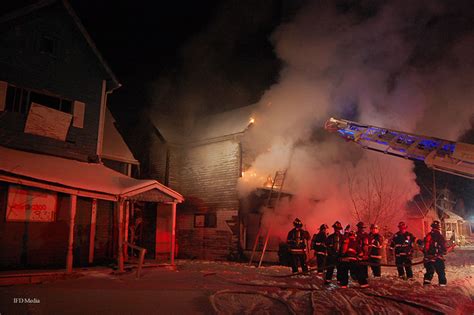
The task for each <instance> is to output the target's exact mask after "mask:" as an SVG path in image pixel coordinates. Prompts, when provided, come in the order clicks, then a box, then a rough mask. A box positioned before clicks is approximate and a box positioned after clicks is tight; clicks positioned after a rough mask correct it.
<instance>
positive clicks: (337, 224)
mask: <svg viewBox="0 0 474 315" xmlns="http://www.w3.org/2000/svg"><path fill="white" fill-rule="evenodd" d="M332 227H333V228H335V229H336V230H342V224H341V222H339V221H336V222H334V224H333V225H332Z"/></svg>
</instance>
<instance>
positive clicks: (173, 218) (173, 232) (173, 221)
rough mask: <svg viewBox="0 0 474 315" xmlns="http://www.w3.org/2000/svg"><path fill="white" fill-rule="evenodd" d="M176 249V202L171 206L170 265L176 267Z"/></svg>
mask: <svg viewBox="0 0 474 315" xmlns="http://www.w3.org/2000/svg"><path fill="white" fill-rule="evenodd" d="M175 247H176V202H173V203H172V204H171V255H170V263H171V264H172V265H174V253H175V252H176V250H175Z"/></svg>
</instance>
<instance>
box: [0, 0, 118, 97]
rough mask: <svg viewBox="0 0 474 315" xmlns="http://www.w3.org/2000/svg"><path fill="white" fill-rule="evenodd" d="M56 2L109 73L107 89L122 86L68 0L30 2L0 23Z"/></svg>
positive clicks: (9, 14)
mask: <svg viewBox="0 0 474 315" xmlns="http://www.w3.org/2000/svg"><path fill="white" fill-rule="evenodd" d="M56 2H61V3H62V4H63V6H64V8H65V9H66V11H67V12H68V14H69V15H70V16H71V18H72V20H73V21H74V24H75V25H76V27H77V28H78V30H79V31H80V32H81V34H82V36H83V37H84V39H85V40H86V42H87V44H88V45H89V47H90V48H91V50H92V51H93V52H94V54H95V56H96V57H97V59H98V61H99V63H100V64H101V65H102V67H103V68H104V70H105V72H106V73H107V74H108V75H109V77H110V79H111V82H112V84H113V86H112V87H111V88H110V89H109V90H115V89H117V88H119V87H120V86H122V85H121V84H120V82H119V81H118V79H117V77H116V76H115V74H114V73H113V72H112V69H110V67H109V65H108V64H107V62H106V61H105V59H104V57H103V56H102V54H101V53H100V52H99V50H98V49H97V46H96V45H95V43H94V41H93V40H92V38H91V36H90V35H89V33H88V32H87V30H86V29H85V27H84V25H83V24H82V22H81V20H80V19H79V17H78V16H77V14H76V12H75V11H74V9H73V8H72V6H71V5H70V3H69V1H68V0H41V1H38V2H36V3H33V4H30V5H28V6H25V7H22V8H20V9H17V10H14V11H12V12H9V13H7V14H5V15H3V16H1V17H0V24H2V23H5V22H9V21H12V20H14V19H17V18H19V17H22V16H25V15H28V14H30V13H32V12H35V11H36V10H39V9H42V8H45V7H48V6H50V5H52V4H55V3H56Z"/></svg>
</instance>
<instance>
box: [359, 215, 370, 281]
mask: <svg viewBox="0 0 474 315" xmlns="http://www.w3.org/2000/svg"><path fill="white" fill-rule="evenodd" d="M356 226H357V232H356V241H357V258H358V262H362V264H360V263H359V264H357V268H356V270H357V273H356V277H357V280H358V282H359V284H360V286H361V287H363V288H365V287H367V286H368V278H369V266H368V265H367V261H368V259H369V257H368V255H369V235H368V234H367V233H366V232H365V231H364V230H365V225H364V222H359V223H357V225H356ZM364 262H365V264H364Z"/></svg>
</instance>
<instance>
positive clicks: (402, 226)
mask: <svg viewBox="0 0 474 315" xmlns="http://www.w3.org/2000/svg"><path fill="white" fill-rule="evenodd" d="M398 227H399V228H406V227H407V225H406V224H405V222H403V221H401V222H400V223H398Z"/></svg>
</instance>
